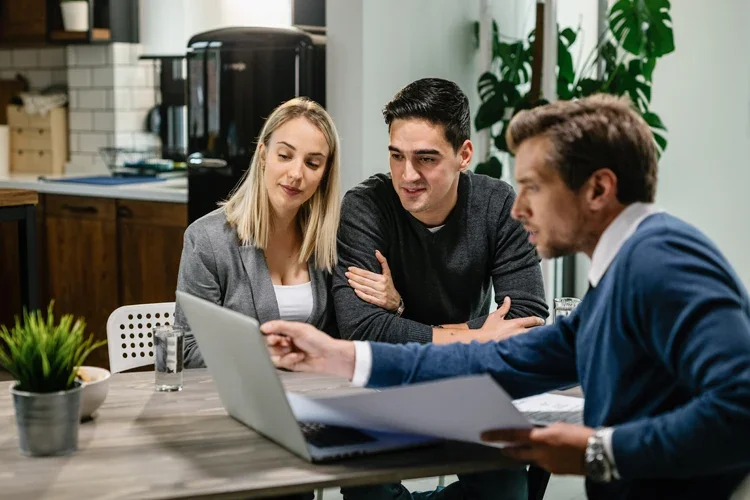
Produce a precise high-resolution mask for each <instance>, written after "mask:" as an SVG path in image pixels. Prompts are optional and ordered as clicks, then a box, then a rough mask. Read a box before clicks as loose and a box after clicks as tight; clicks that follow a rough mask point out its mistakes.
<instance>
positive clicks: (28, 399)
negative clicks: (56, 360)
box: [10, 382, 82, 456]
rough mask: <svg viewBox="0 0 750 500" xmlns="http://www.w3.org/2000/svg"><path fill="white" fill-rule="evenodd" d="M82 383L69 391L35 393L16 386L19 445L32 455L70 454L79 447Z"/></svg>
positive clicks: (14, 402)
mask: <svg viewBox="0 0 750 500" xmlns="http://www.w3.org/2000/svg"><path fill="white" fill-rule="evenodd" d="M81 391H82V386H81V384H80V383H79V382H76V386H75V387H74V388H73V389H70V390H68V391H59V392H49V393H35V392H25V391H19V390H17V389H16V386H15V385H14V386H12V387H11V389H10V392H11V394H13V405H14V406H15V409H16V427H17V428H18V445H19V447H20V449H21V453H22V454H24V455H28V456H50V455H69V454H71V453H73V452H74V451H76V449H77V448H78V425H79V423H80V415H81Z"/></svg>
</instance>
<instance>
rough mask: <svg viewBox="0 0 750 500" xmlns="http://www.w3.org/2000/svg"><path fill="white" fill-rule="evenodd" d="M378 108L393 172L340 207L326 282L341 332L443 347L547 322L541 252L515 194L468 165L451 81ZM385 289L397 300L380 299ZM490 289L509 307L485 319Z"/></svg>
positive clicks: (412, 87)
mask: <svg viewBox="0 0 750 500" xmlns="http://www.w3.org/2000/svg"><path fill="white" fill-rule="evenodd" d="M383 116H384V118H385V122H386V124H387V125H388V129H389V132H390V144H389V146H388V150H389V153H390V170H391V173H390V175H387V174H378V175H374V176H372V177H370V178H369V179H367V180H366V181H364V182H363V183H362V184H360V185H359V186H357V187H355V188H353V189H352V190H350V191H349V192H348V193H347V194H346V196H345V197H344V200H343V204H342V216H341V225H340V228H339V237H338V252H339V265H338V268H337V270H336V273H335V276H334V280H333V297H334V303H335V305H336V317H337V320H338V323H339V330H340V331H341V334H342V336H343V337H344V338H349V339H353V340H377V341H384V342H392V343H406V342H419V343H427V342H435V343H447V342H455V341H460V340H463V341H471V340H474V339H484V340H490V339H496V338H500V337H502V336H503V335H504V334H509V333H518V332H519V331H525V329H526V328H528V327H532V326H537V325H539V324H543V321H541V320H540V319H539V318H546V317H547V305H546V303H545V299H544V287H543V282H542V275H541V269H540V266H539V258H538V257H537V254H536V251H535V250H534V247H533V246H532V245H530V244H529V242H528V241H527V239H526V232H525V231H524V230H523V227H522V226H521V224H520V223H519V222H518V221H514V220H513V219H512V218H511V216H510V208H511V206H512V205H513V200H514V193H513V190H512V188H511V187H510V186H509V185H508V184H506V183H505V182H502V181H500V180H498V179H492V178H490V177H487V176H483V175H475V174H472V173H471V172H469V171H467V169H468V166H469V162H470V161H471V157H472V154H473V145H472V143H471V140H470V139H469V134H470V127H471V123H470V115H469V100H468V98H467V97H466V95H464V93H463V92H462V91H461V89H460V88H459V87H458V86H457V85H456V84H455V83H453V82H449V81H447V80H441V79H438V78H425V79H422V80H417V81H415V82H413V83H411V84H409V85H407V86H406V87H404V88H403V89H402V90H401V91H399V92H398V93H397V94H396V96H395V97H394V98H393V100H391V101H390V102H389V103H388V104H387V105H386V106H385V109H384V111H383ZM376 251H378V252H380V254H381V256H376ZM379 259H380V261H379ZM383 264H385V265H386V266H387V269H385V272H383V271H384V269H383V268H382V267H381V266H382V265H383ZM360 270H361V271H363V272H360ZM381 273H382V274H381ZM386 282H387V283H386ZM386 285H387V288H388V289H389V290H390V292H391V294H392V295H393V296H395V297H398V298H399V300H390V301H385V300H382V301H379V300H378V299H379V298H385V297H386V293H385V289H386ZM493 285H494V290H495V297H496V300H497V302H498V304H502V303H503V302H504V299H505V297H508V298H509V299H510V310H509V311H508V310H507V309H508V308H507V301H506V303H505V306H506V307H502V308H501V310H500V311H499V313H497V314H494V315H490V317H491V320H490V321H486V320H487V318H488V312H489V306H490V300H491V298H492V297H491V296H490V290H491V287H492V286H493ZM386 303H387V305H388V306H389V307H387V308H384V307H383V306H385V305H386ZM399 306H401V307H399ZM388 309H390V310H388ZM503 315H504V316H505V318H508V319H505V318H503V317H502V316H503ZM510 318H519V319H516V320H514V321H511V320H510ZM483 327H484V328H483Z"/></svg>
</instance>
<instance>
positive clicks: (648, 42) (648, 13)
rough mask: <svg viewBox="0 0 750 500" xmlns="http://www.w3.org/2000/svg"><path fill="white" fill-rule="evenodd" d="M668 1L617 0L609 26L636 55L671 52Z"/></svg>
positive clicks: (623, 44)
mask: <svg viewBox="0 0 750 500" xmlns="http://www.w3.org/2000/svg"><path fill="white" fill-rule="evenodd" d="M669 7H670V5H669V0H619V1H618V2H616V3H615V4H614V5H613V6H612V8H611V9H610V11H609V27H610V30H612V33H613V34H614V35H615V38H616V39H617V40H618V41H619V42H620V44H621V45H622V48H623V49H625V50H626V51H628V52H630V53H631V54H633V55H635V56H645V57H648V58H658V57H662V56H664V55H666V54H669V53H670V52H672V51H674V34H673V32H672V17H671V16H670V14H669Z"/></svg>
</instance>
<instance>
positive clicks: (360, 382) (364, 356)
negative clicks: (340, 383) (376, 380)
mask: <svg viewBox="0 0 750 500" xmlns="http://www.w3.org/2000/svg"><path fill="white" fill-rule="evenodd" d="M371 374H372V348H371V347H370V343H369V342H360V341H358V340H355V341H354V376H353V377H352V385H354V386H356V387H365V386H366V385H367V383H368V382H369V381H370V375H371Z"/></svg>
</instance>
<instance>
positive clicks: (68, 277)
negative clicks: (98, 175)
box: [45, 195, 120, 367]
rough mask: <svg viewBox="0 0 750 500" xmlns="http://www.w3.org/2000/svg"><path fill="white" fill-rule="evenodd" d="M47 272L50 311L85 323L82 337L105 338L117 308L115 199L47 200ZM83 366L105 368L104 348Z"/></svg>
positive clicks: (74, 198) (51, 197)
mask: <svg viewBox="0 0 750 500" xmlns="http://www.w3.org/2000/svg"><path fill="white" fill-rule="evenodd" d="M46 198H47V200H46V208H45V211H46V216H45V225H46V230H47V248H46V256H47V270H48V271H47V272H48V286H49V294H50V297H52V298H53V299H55V311H56V313H57V314H58V315H59V314H67V313H71V314H74V315H76V316H83V317H85V318H86V323H87V325H88V328H87V332H91V333H93V334H94V336H95V338H96V339H105V338H107V331H106V325H107V317H108V316H109V313H111V312H112V311H114V310H115V309H116V308H117V307H118V306H119V305H120V300H119V297H118V269H117V220H116V211H115V200H113V199H107V198H90V197H79V196H57V195H55V196H51V195H50V196H47V197H46ZM88 364H91V365H95V366H105V367H107V366H109V362H108V358H107V352H106V349H97V350H96V351H94V352H93V353H92V354H91V356H90V358H89V360H88Z"/></svg>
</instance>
